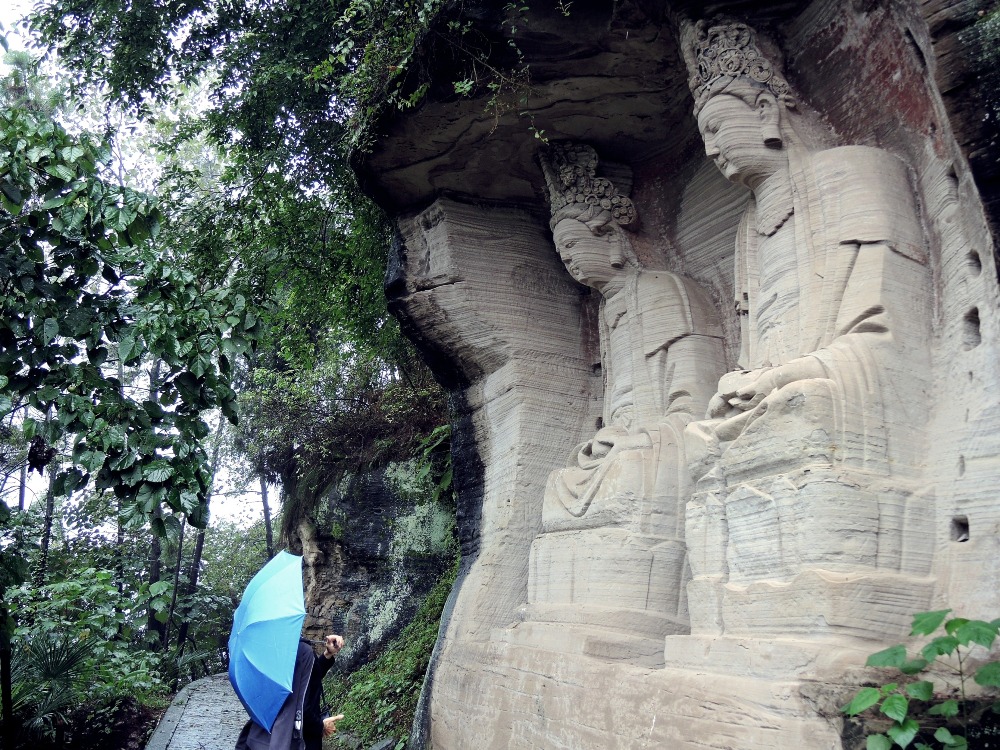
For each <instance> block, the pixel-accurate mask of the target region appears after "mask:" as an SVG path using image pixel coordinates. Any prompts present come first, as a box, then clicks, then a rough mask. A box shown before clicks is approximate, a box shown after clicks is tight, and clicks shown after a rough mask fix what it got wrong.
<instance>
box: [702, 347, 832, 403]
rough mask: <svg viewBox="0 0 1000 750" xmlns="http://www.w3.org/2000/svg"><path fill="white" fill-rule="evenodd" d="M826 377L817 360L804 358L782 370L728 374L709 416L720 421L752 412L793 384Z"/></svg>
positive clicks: (721, 381) (713, 400) (721, 384)
mask: <svg viewBox="0 0 1000 750" xmlns="http://www.w3.org/2000/svg"><path fill="white" fill-rule="evenodd" d="M825 376H826V373H825V372H824V370H823V366H822V365H821V364H820V362H819V360H818V359H816V358H815V357H800V358H799V359H793V360H792V361H791V362H788V363H787V364H784V365H779V366H778V367H762V368H759V369H757V370H737V371H735V372H728V373H726V374H725V375H723V376H722V378H721V379H720V380H719V392H718V393H717V394H715V396H713V397H712V400H711V401H710V402H709V416H710V417H713V418H718V417H726V416H732V415H733V414H734V413H739V412H745V411H750V410H751V409H755V408H756V407H757V405H758V404H759V403H760V402H761V401H763V400H764V399H765V398H767V397H768V396H769V395H770V394H771V393H773V392H774V391H776V390H778V389H780V388H784V387H785V386H786V385H788V384H789V383H794V382H796V381H798V380H808V379H810V378H819V377H825Z"/></svg>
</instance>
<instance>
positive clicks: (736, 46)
mask: <svg viewBox="0 0 1000 750" xmlns="http://www.w3.org/2000/svg"><path fill="white" fill-rule="evenodd" d="M682 37H683V38H682V45H683V49H684V60H685V62H686V63H687V67H688V71H689V72H690V73H691V77H690V79H689V80H688V83H689V85H690V86H691V93H692V94H694V103H695V111H696V112H697V111H698V110H700V109H701V108H702V106H704V104H705V102H706V101H708V99H709V98H710V97H711V95H712V94H713V93H714V91H715V90H716V86H717V85H718V84H719V83H720V82H723V81H731V80H733V79H734V78H745V79H748V80H750V81H752V82H754V83H756V84H757V85H759V86H760V87H761V88H764V89H767V90H768V91H770V92H771V93H772V94H773V95H774V96H775V98H776V99H778V100H779V101H783V102H785V103H786V104H787V103H789V102H790V94H789V86H788V82H787V81H786V80H785V79H784V77H783V76H782V75H781V73H780V72H779V70H778V65H777V64H776V62H775V61H773V60H770V59H768V58H767V57H766V56H765V55H764V53H763V51H762V50H761V44H760V42H761V40H760V39H759V38H758V35H757V32H755V31H754V30H753V29H752V28H750V27H749V26H747V25H746V24H745V23H740V22H739V21H728V20H720V21H716V22H714V23H712V24H709V23H707V22H706V21H698V22H697V23H694V24H688V25H687V26H686V28H685V29H684V31H683V34H682ZM772 56H773V57H775V58H777V57H778V55H777V51H776V50H775V51H772Z"/></svg>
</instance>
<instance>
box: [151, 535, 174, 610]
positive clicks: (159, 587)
mask: <svg viewBox="0 0 1000 750" xmlns="http://www.w3.org/2000/svg"><path fill="white" fill-rule="evenodd" d="M156 520H158V521H159V520H162V519H156ZM169 588H170V581H157V582H156V583H152V584H150V586H149V594H150V596H159V595H160V594H162V593H163V592H164V591H166V590H167V589H169Z"/></svg>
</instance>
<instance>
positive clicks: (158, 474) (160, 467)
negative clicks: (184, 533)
mask: <svg viewBox="0 0 1000 750" xmlns="http://www.w3.org/2000/svg"><path fill="white" fill-rule="evenodd" d="M173 475H174V470H173V469H172V468H170V467H169V466H166V465H164V464H161V463H157V464H151V465H150V466H148V467H146V469H145V471H143V473H142V476H143V479H146V480H147V481H150V482H166V481H167V480H168V479H170V477H172V476H173Z"/></svg>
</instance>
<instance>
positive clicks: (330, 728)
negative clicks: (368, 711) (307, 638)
mask: <svg viewBox="0 0 1000 750" xmlns="http://www.w3.org/2000/svg"><path fill="white" fill-rule="evenodd" d="M327 637H328V638H340V636H339V635H337V636H327ZM341 640H343V639H341ZM343 718H344V715H343V714H337V715H336V716H330V717H329V718H326V719H323V736H324V737H329V736H330V735H331V734H333V733H334V732H336V731H337V722H338V721H340V720H341V719H343Z"/></svg>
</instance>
